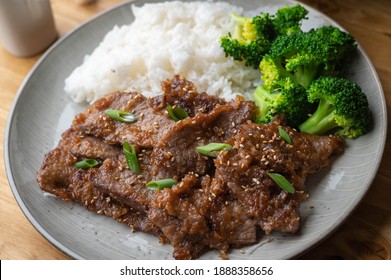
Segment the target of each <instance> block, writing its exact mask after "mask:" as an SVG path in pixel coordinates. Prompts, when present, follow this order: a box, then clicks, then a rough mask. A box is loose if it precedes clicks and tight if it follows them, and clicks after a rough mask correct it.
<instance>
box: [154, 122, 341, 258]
mask: <svg viewBox="0 0 391 280" xmlns="http://www.w3.org/2000/svg"><path fill="white" fill-rule="evenodd" d="M278 127H282V128H283V129H284V130H285V131H287V132H288V133H289V134H290V137H291V139H292V141H293V143H292V144H288V143H286V142H285V141H284V140H283V139H282V138H281V137H280V136H279V132H278ZM227 143H229V144H231V145H232V146H233V147H234V148H233V149H232V150H229V151H224V152H220V153H219V155H218V156H217V158H216V159H215V160H214V166H215V168H216V169H215V172H214V176H213V178H212V179H210V178H208V179H207V180H205V178H199V179H197V178H196V177H195V176H194V175H192V173H189V175H188V178H186V180H182V181H181V183H180V184H179V185H177V186H175V187H173V188H171V189H164V190H162V191H161V192H159V193H158V194H157V195H156V197H155V201H154V208H153V209H152V210H151V211H150V214H149V217H150V218H151V221H152V222H153V223H154V224H157V225H158V226H159V227H160V228H161V229H162V231H163V233H164V235H165V236H166V237H167V238H168V239H169V240H170V242H171V243H172V244H173V245H174V247H175V251H174V256H175V257H176V258H180V259H183V258H184V259H187V258H192V257H193V256H194V254H195V253H194V252H201V251H202V249H205V248H208V247H210V248H216V249H218V250H220V252H221V253H222V256H226V253H227V250H228V249H229V248H230V247H232V246H234V247H238V246H241V245H244V244H252V243H254V242H256V236H257V227H258V226H259V227H260V228H261V229H262V230H263V231H264V232H265V233H266V234H269V233H270V232H271V231H273V230H277V231H282V232H289V233H294V232H296V231H297V230H298V228H299V224H300V214H299V206H300V203H301V202H302V201H304V200H305V199H306V198H307V196H308V195H307V194H306V193H305V192H304V181H305V178H306V177H307V176H308V174H311V173H314V172H316V171H318V170H319V169H320V168H322V167H324V166H326V165H328V164H329V161H330V157H331V156H332V155H333V154H339V153H341V152H342V147H343V142H342V139H341V138H340V137H338V136H330V137H329V136H312V135H306V134H302V133H298V132H296V131H294V130H293V129H291V128H289V127H286V126H285V125H284V123H283V120H282V118H276V119H275V120H274V121H273V122H271V123H269V124H266V125H258V124H254V123H246V124H243V125H241V126H239V127H238V129H237V132H236V133H235V134H234V135H233V136H232V137H231V138H230V139H228V140H227ZM267 172H273V173H278V174H281V175H283V176H284V177H285V178H287V179H288V180H289V181H290V182H291V183H292V184H293V186H294V187H295V189H296V192H295V193H294V194H289V193H288V192H286V191H284V190H282V189H281V188H280V187H279V186H277V185H276V183H275V182H274V181H273V180H272V179H271V178H270V177H269V176H268V174H267ZM189 178H192V180H190V179H189ZM184 241H185V242H184ZM175 244H181V246H175ZM184 244H185V245H184ZM202 244H203V245H204V247H202V246H201V245H202Z"/></svg>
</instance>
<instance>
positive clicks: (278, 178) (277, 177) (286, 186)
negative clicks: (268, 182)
mask: <svg viewBox="0 0 391 280" xmlns="http://www.w3.org/2000/svg"><path fill="white" fill-rule="evenodd" d="M267 175H269V177H270V178H272V179H273V181H274V182H275V183H276V184H277V185H278V186H279V187H280V188H281V189H283V190H284V191H287V192H288V193H292V194H293V193H295V188H294V187H293V186H292V184H291V183H290V182H289V181H288V180H287V179H286V178H285V177H284V176H282V175H281V174H278V173H269V172H267Z"/></svg>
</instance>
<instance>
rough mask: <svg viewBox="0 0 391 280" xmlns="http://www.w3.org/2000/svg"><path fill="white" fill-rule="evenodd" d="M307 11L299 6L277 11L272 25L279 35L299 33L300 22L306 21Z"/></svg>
mask: <svg viewBox="0 0 391 280" xmlns="http://www.w3.org/2000/svg"><path fill="white" fill-rule="evenodd" d="M307 14H308V11H307V10H306V9H305V8H304V7H303V6H301V5H299V4H297V5H296V6H294V7H289V6H287V7H285V8H281V9H279V10H278V11H277V13H276V16H275V18H274V20H273V25H274V27H275V29H276V30H277V33H278V34H279V35H289V34H292V33H295V32H301V21H302V20H303V19H307Z"/></svg>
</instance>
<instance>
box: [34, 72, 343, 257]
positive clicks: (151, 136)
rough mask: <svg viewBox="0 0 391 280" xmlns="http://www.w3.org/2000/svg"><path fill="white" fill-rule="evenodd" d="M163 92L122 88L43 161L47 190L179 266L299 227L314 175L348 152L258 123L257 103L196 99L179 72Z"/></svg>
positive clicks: (80, 119)
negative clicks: (162, 250)
mask: <svg viewBox="0 0 391 280" xmlns="http://www.w3.org/2000/svg"><path fill="white" fill-rule="evenodd" d="M159 93H160V94H159V95H157V96H156V97H151V98H147V97H145V96H143V95H142V94H140V93H135V92H127V91H116V92H113V93H110V94H108V95H105V96H104V97H103V98H101V99H99V100H97V101H96V102H95V103H93V104H92V105H90V106H89V107H88V108H87V110H86V111H85V112H83V113H81V114H79V115H77V116H76V117H75V119H74V121H73V123H72V126H71V128H69V129H68V130H67V131H65V132H64V134H63V135H62V139H61V141H60V142H59V144H58V146H57V147H56V148H55V149H54V150H52V151H50V152H49V153H48V154H47V155H46V156H45V158H44V161H43V164H42V166H41V169H40V170H39V172H38V183H39V185H40V187H41V188H42V189H43V190H44V191H46V192H49V193H52V194H55V195H57V196H59V197H61V198H62V199H64V200H72V201H76V202H78V203H80V204H82V205H84V206H85V207H86V208H87V209H89V210H91V211H94V212H97V213H99V214H105V215H107V216H110V217H113V218H114V219H116V220H117V221H119V222H121V223H125V224H127V225H129V226H130V227H131V228H132V229H134V230H140V231H144V232H148V233H152V234H154V235H156V236H157V237H159V238H160V240H161V241H162V242H169V243H170V244H172V246H173V247H174V253H173V255H174V257H175V258H176V259H194V258H197V257H198V256H199V255H200V254H202V252H204V251H205V250H206V249H217V250H218V251H219V252H220V254H221V257H222V258H227V257H228V252H229V249H230V248H232V247H241V246H244V245H248V244H254V243H256V242H257V234H258V232H259V231H260V230H262V231H263V232H264V233H266V234H269V233H270V232H272V231H281V232H287V233H294V232H296V231H297V230H298V229H299V224H300V214H299V207H300V204H301V202H303V201H304V200H306V199H307V197H308V194H307V193H306V191H305V181H306V178H307V176H308V175H309V174H312V173H314V172H317V171H319V170H320V169H321V168H324V167H326V166H328V165H329V164H330V161H331V160H332V158H333V156H334V155H339V154H341V153H342V152H343V149H344V141H343V138H341V137H340V136H334V135H331V136H315V135H309V134H304V133H300V132H297V131H295V130H294V129H292V128H290V127H289V126H287V125H286V123H285V118H284V117H283V116H277V117H276V118H274V119H273V120H272V121H271V122H270V123H268V124H257V123H254V122H253V120H254V119H255V118H256V114H257V107H256V105H255V103H254V102H253V101H246V100H244V98H243V97H236V98H235V99H234V100H231V101H226V100H225V99H222V98H218V97H214V96H210V95H208V94H207V93H205V92H198V91H197V88H196V87H195V85H194V84H193V83H191V82H190V81H188V80H186V79H184V78H182V77H180V76H178V75H176V76H174V77H173V78H172V79H170V80H166V81H164V82H163V83H162V90H161V92H159ZM168 106H171V108H180V109H181V110H183V111H185V112H186V116H185V117H184V118H182V119H180V120H175V119H174V118H173V117H172V116H171V115H170V114H169V113H168V110H167V108H168ZM113 111H117V112H128V114H124V113H122V115H125V116H128V115H129V114H131V115H132V116H133V117H132V118H131V119H132V121H127V118H117V116H118V114H113ZM128 117H129V116H128ZM135 155H136V156H135ZM85 161H87V165H85V164H82V165H81V166H80V165H79V167H77V166H76V165H77V164H78V163H80V162H85ZM96 162H98V164H96ZM88 164H91V165H90V166H89V165H88ZM135 165H136V166H137V167H135Z"/></svg>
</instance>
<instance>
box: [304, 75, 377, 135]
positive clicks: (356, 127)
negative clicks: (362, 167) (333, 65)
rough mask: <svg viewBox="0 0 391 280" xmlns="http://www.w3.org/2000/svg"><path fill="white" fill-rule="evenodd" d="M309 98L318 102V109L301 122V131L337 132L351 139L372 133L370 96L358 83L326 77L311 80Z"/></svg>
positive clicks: (315, 132) (314, 132) (313, 132)
mask: <svg viewBox="0 0 391 280" xmlns="http://www.w3.org/2000/svg"><path fill="white" fill-rule="evenodd" d="M308 100H309V101H310V102H312V103H316V104H317V108H316V110H315V111H314V113H313V114H312V115H311V116H310V117H309V118H308V119H307V120H306V121H305V122H304V123H302V124H300V125H299V129H300V131H302V132H306V133H311V134H325V133H330V132H332V131H334V132H335V133H338V134H339V135H342V136H345V137H349V138H357V137H359V136H361V135H363V134H365V133H367V132H368V130H369V125H370V121H371V114H370V111H369V105H368V99H367V96H366V95H365V93H363V92H362V91H361V88H360V86H358V85H357V84H356V83H352V82H351V81H349V80H347V79H345V78H338V77H331V76H328V77H327V76H322V77H320V78H318V79H317V80H315V81H313V82H312V83H311V85H310V88H309V89H308Z"/></svg>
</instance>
